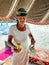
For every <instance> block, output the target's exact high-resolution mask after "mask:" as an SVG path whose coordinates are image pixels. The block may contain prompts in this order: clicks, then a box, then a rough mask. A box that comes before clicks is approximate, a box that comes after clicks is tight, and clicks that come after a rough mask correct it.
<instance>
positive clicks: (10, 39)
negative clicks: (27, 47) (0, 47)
mask: <svg viewBox="0 0 49 65" xmlns="http://www.w3.org/2000/svg"><path fill="white" fill-rule="evenodd" d="M12 39H13V36H12V35H9V36H8V43H7V44H8V46H9V47H15V45H14V44H13V43H12Z"/></svg>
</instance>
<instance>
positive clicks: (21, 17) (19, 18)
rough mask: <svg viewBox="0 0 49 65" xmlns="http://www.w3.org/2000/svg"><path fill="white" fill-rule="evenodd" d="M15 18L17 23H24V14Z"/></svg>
mask: <svg viewBox="0 0 49 65" xmlns="http://www.w3.org/2000/svg"><path fill="white" fill-rule="evenodd" d="M17 19H18V21H19V24H24V23H25V20H26V17H25V16H18V17H17Z"/></svg>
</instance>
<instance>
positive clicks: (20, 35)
mask: <svg viewBox="0 0 49 65" xmlns="http://www.w3.org/2000/svg"><path fill="white" fill-rule="evenodd" d="M26 15H27V12H26V10H25V9H24V8H20V9H18V11H17V12H16V16H17V24H16V25H12V26H11V27H10V29H9V35H8V45H9V46H10V47H11V48H12V49H13V50H14V51H13V61H12V65H27V64H28V61H29V59H28V57H29V56H28V49H29V45H30V43H29V42H28V41H29V40H28V38H30V39H31V47H34V43H35V40H34V38H33V36H32V34H31V32H30V28H29V26H28V25H27V24H25V22H26ZM12 39H14V43H12ZM18 44H20V45H21V47H22V48H21V50H20V49H18V48H17V46H18ZM19 47H20V46H19Z"/></svg>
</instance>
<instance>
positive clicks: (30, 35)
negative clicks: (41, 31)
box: [29, 33, 35, 47]
mask: <svg viewBox="0 0 49 65" xmlns="http://www.w3.org/2000/svg"><path fill="white" fill-rule="evenodd" d="M29 38H30V39H31V45H32V46H33V47H34V45H35V40H34V38H33V36H32V34H31V33H29Z"/></svg>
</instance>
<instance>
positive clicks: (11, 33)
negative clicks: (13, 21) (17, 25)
mask: <svg viewBox="0 0 49 65" xmlns="http://www.w3.org/2000/svg"><path fill="white" fill-rule="evenodd" d="M8 35H12V36H14V33H13V26H11V27H10V29H9V33H8Z"/></svg>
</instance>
